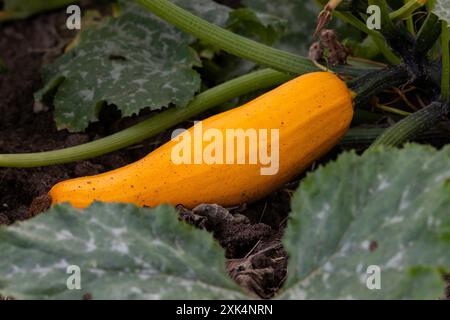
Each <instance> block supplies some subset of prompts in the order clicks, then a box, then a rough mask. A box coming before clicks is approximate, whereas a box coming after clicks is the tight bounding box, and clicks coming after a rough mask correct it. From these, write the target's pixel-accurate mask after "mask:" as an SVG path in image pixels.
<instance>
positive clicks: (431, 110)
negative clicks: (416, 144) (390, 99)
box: [371, 102, 448, 148]
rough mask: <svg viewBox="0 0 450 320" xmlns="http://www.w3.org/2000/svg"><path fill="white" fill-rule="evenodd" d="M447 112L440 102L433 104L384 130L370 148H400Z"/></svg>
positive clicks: (446, 107)
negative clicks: (382, 146) (381, 146)
mask: <svg viewBox="0 0 450 320" xmlns="http://www.w3.org/2000/svg"><path fill="white" fill-rule="evenodd" d="M447 112H448V105H445V104H443V103H441V102H433V103H431V104H430V105H428V106H427V107H425V108H423V109H421V110H419V111H417V112H415V113H413V114H412V115H410V116H408V117H406V118H404V119H402V120H401V121H399V122H397V123H396V124H395V125H393V126H392V127H390V128H388V129H386V130H385V131H384V132H383V134H382V135H381V136H380V137H378V138H377V139H376V140H375V142H374V143H373V144H372V145H371V148H373V147H377V146H380V145H384V146H393V147H398V146H401V145H402V144H403V143H405V142H407V141H409V140H411V139H413V138H415V137H416V136H417V135H418V134H419V133H421V132H423V131H425V130H427V129H429V128H431V127H432V126H433V125H435V124H436V123H437V122H438V121H439V120H440V119H441V117H442V116H444V115H445V114H446V113H447Z"/></svg>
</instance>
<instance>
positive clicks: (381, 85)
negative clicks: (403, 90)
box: [350, 64, 411, 106]
mask: <svg viewBox="0 0 450 320" xmlns="http://www.w3.org/2000/svg"><path fill="white" fill-rule="evenodd" d="M410 78H411V74H410V73H409V71H408V69H407V67H406V66H405V65H403V64H400V65H398V66H394V67H389V68H386V69H382V70H377V71H371V72H368V73H367V74H365V75H364V76H362V77H359V78H358V79H356V80H354V81H353V82H352V83H351V84H350V89H351V90H353V91H354V92H355V93H356V97H355V99H354V104H355V105H356V106H360V105H364V104H366V103H367V102H368V100H369V99H370V98H371V97H372V96H374V95H376V94H378V93H380V92H382V91H383V90H385V89H387V88H391V87H395V86H398V85H401V84H403V83H406V82H408V81H409V80H410Z"/></svg>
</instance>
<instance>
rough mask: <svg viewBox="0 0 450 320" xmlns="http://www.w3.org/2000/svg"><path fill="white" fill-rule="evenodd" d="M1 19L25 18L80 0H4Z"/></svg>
mask: <svg viewBox="0 0 450 320" xmlns="http://www.w3.org/2000/svg"><path fill="white" fill-rule="evenodd" d="M3 2H4V5H3V10H4V14H0V21H6V20H14V19H23V18H27V17H29V16H32V15H34V14H37V13H41V12H44V11H48V10H53V9H58V8H62V7H64V6H67V5H69V4H72V3H78V2H79V0H4V1H3Z"/></svg>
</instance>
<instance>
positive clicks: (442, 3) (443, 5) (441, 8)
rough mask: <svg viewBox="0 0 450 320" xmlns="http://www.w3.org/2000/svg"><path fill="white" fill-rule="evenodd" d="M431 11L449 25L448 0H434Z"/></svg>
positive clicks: (449, 0) (449, 7)
mask: <svg viewBox="0 0 450 320" xmlns="http://www.w3.org/2000/svg"><path fill="white" fill-rule="evenodd" d="M433 12H434V13H435V14H436V15H437V16H438V17H439V18H441V19H442V20H445V21H447V24H448V25H449V27H450V0H436V2H435V4H434V9H433Z"/></svg>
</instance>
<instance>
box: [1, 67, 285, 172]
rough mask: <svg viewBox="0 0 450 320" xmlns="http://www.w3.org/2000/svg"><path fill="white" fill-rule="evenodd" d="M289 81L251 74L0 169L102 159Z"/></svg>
mask: <svg viewBox="0 0 450 320" xmlns="http://www.w3.org/2000/svg"><path fill="white" fill-rule="evenodd" d="M289 79H291V76H289V75H286V74H284V73H281V72H278V71H274V70H271V69H264V70H260V71H256V72H252V73H249V74H247V75H244V76H241V77H239V78H236V79H233V80H231V81H228V82H226V83H223V84H221V85H218V86H216V87H214V88H212V89H209V90H207V91H205V92H203V93H201V94H199V95H198V96H196V97H195V98H194V100H193V101H192V102H191V103H190V104H189V105H188V106H186V107H185V108H172V109H168V110H165V111H163V112H161V113H159V114H157V115H155V116H153V117H151V118H149V119H147V120H144V121H142V122H140V123H138V124H137V125H134V126H132V127H130V128H128V129H125V130H122V131H120V132H117V133H115V134H112V135H110V136H107V137H105V138H101V139H98V140H95V141H92V142H88V143H85V144H82V145H79V146H75V147H70V148H66V149H61V150H55V151H47V152H39V153H25V154H0V167H22V168H25V167H39V166H48V165H54V164H62V163H68V162H74V161H80V160H84V159H90V158H93V157H96V156H100V155H103V154H106V153H109V152H112V151H116V150H119V149H122V148H125V147H128V146H131V145H133V144H135V143H138V142H140V141H142V140H144V139H146V138H149V137H152V136H154V135H156V134H158V133H160V132H162V131H164V130H167V129H170V128H171V127H173V126H175V125H177V124H178V123H180V122H183V121H186V120H188V119H191V118H192V117H195V116H198V115H199V114H201V113H204V112H205V111H207V110H208V109H210V108H212V107H214V106H217V105H219V104H221V103H224V102H226V101H228V100H230V99H233V98H235V97H239V96H241V95H244V94H247V93H250V92H253V91H255V90H257V89H264V88H270V87H273V86H276V85H279V84H281V83H283V82H286V81H288V80H289Z"/></svg>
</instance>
